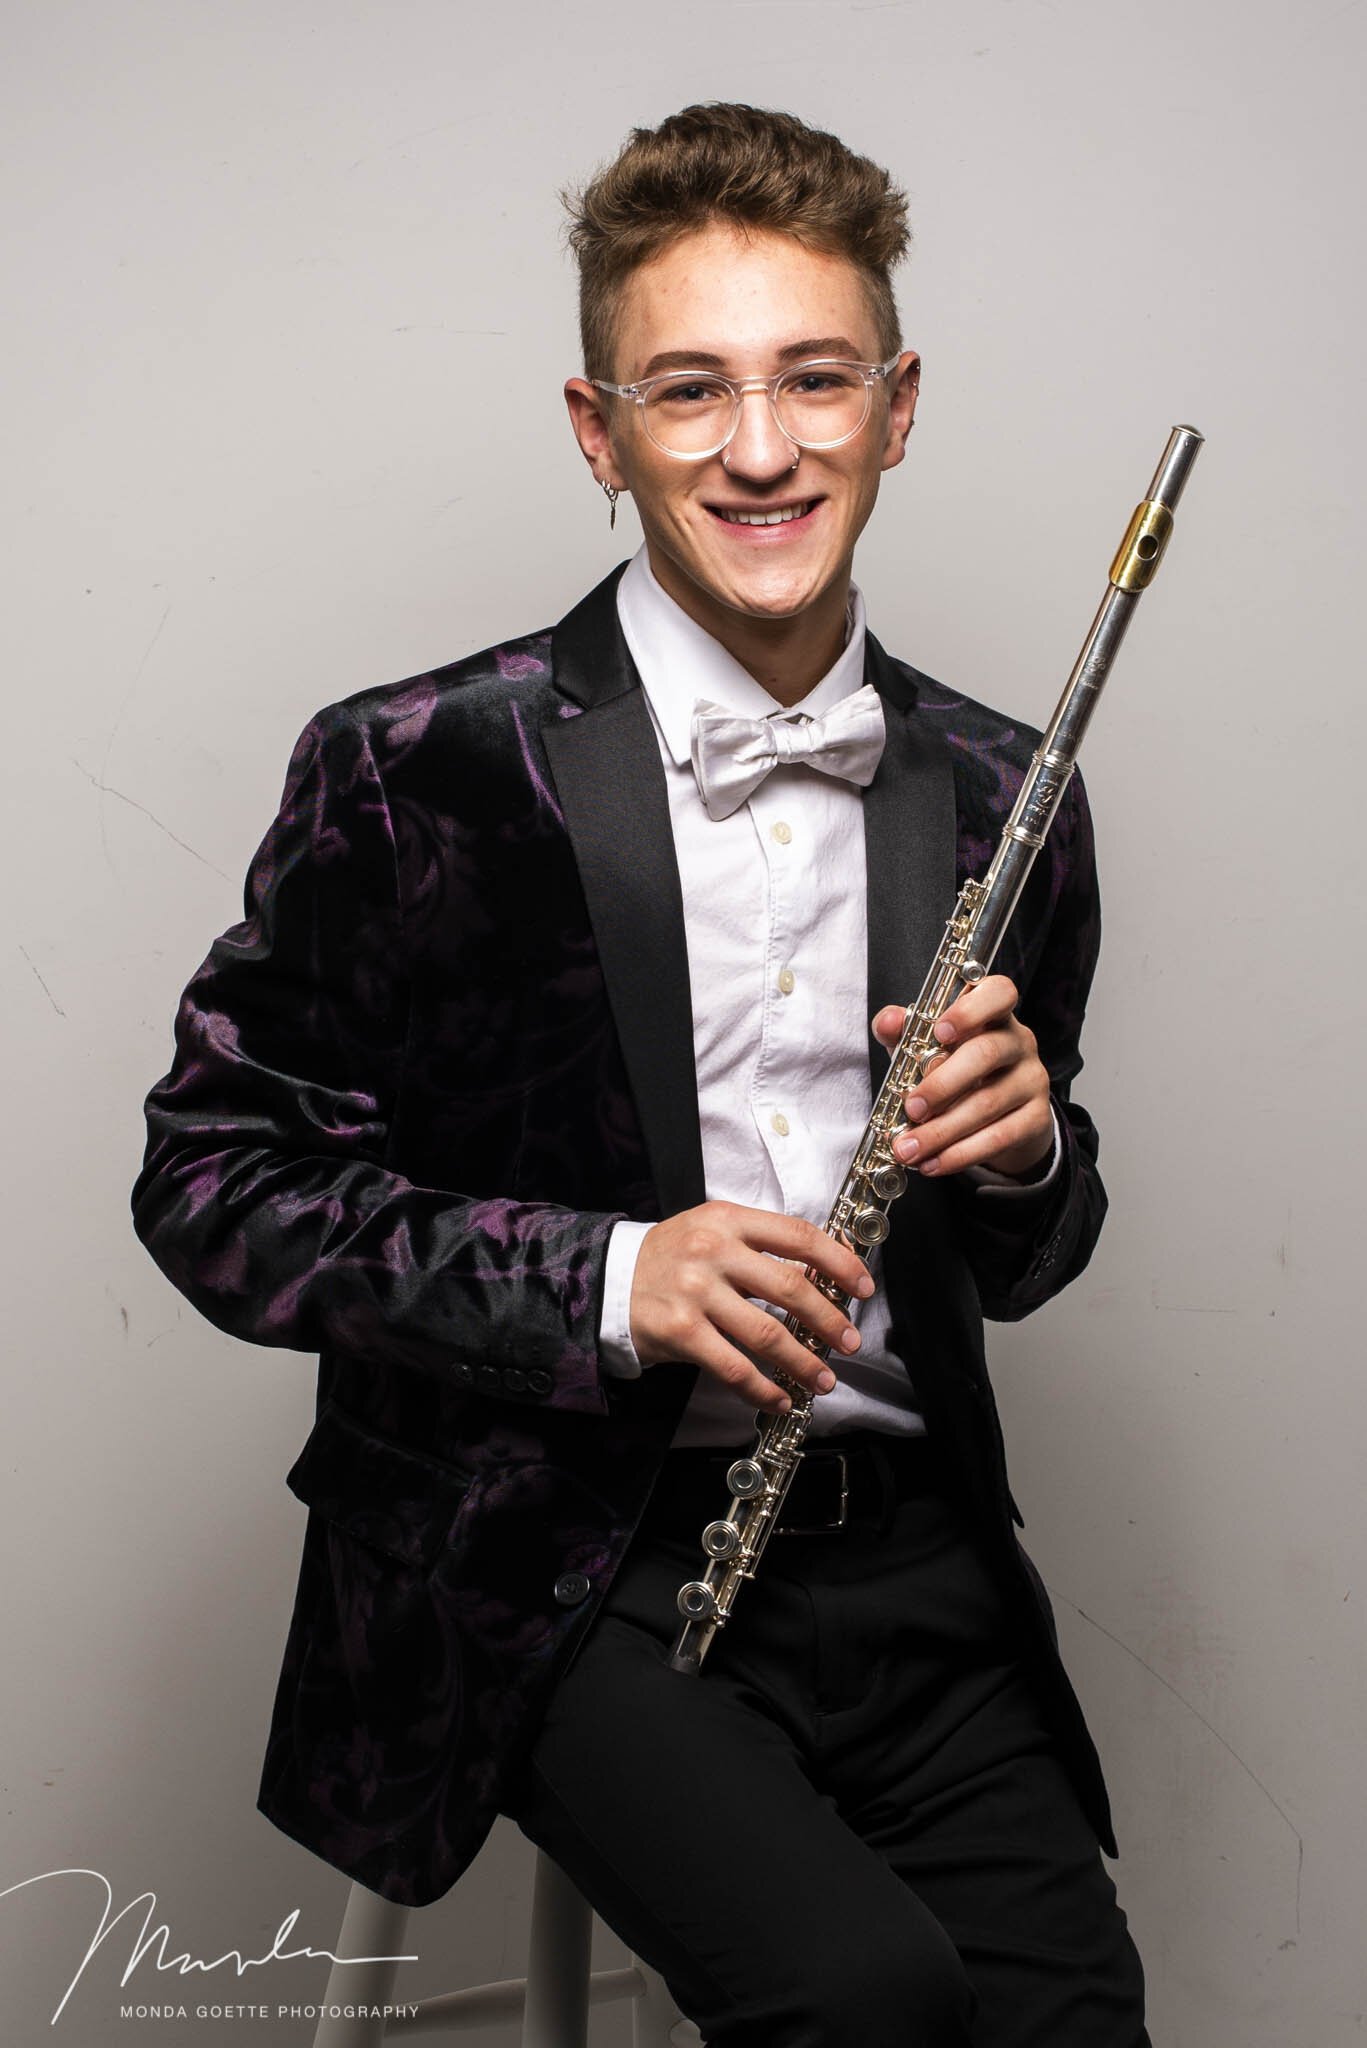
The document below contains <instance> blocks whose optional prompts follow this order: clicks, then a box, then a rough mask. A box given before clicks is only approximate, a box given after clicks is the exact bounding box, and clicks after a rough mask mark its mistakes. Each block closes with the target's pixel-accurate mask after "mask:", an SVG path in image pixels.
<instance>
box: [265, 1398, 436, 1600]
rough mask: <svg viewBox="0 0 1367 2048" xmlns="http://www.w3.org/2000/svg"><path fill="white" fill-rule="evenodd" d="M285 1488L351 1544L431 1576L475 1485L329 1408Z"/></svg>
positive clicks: (332, 1405)
mask: <svg viewBox="0 0 1367 2048" xmlns="http://www.w3.org/2000/svg"><path fill="white" fill-rule="evenodd" d="M285 1484H286V1485H287V1486H288V1487H289V1489H290V1491H291V1493H293V1494H294V1495H295V1497H296V1499H298V1500H301V1501H303V1502H304V1504H305V1506H306V1507H309V1508H312V1509H313V1510H314V1511H315V1512H316V1513H317V1514H319V1515H321V1516H322V1517H323V1519H324V1520H325V1521H327V1522H329V1523H331V1524H332V1525H333V1526H334V1527H335V1528H337V1529H340V1530H342V1531H343V1532H344V1533H345V1534H346V1535H347V1536H350V1537H353V1538H355V1539H356V1540H357V1541H358V1542H360V1543H364V1544H366V1545H368V1546H369V1548H370V1549H372V1550H378V1551H382V1552H384V1554H385V1555H386V1556H387V1557H391V1558H394V1559H395V1560H396V1561H397V1562H398V1563H400V1564H404V1565H408V1566H409V1567H410V1568H411V1569H412V1570H414V1571H415V1572H417V1573H419V1574H425V1573H426V1572H427V1570H428V1569H429V1567H430V1566H431V1565H432V1563H433V1562H434V1561H435V1559H436V1557H437V1555H438V1553H439V1552H440V1550H441V1548H442V1546H443V1544H444V1543H445V1541H446V1539H447V1537H448V1536H449V1534H450V1533H451V1530H452V1527H453V1526H454V1524H455V1521H456V1517H457V1516H458V1515H459V1513H460V1510H461V1507H462V1505H463V1503H464V1501H465V1498H466V1496H467V1494H468V1493H469V1492H470V1490H471V1488H472V1487H473V1485H474V1479H473V1477H472V1476H471V1474H469V1473H468V1472H462V1471H461V1470H460V1468H459V1467H458V1466H455V1465H449V1464H447V1463H446V1462H445V1461H444V1460H443V1459H440V1458H431V1457H428V1456H426V1455H425V1454H424V1453H423V1452H421V1451H414V1450H411V1449H410V1448H409V1447H408V1446H407V1445H406V1444H401V1443H398V1442H396V1441H395V1439H394V1438H393V1437H385V1436H377V1435H376V1434H375V1432H374V1431H373V1430H371V1429H370V1428H368V1427H367V1426H366V1425H365V1424H363V1423H360V1422H358V1421H356V1419H355V1418H354V1417H353V1416H351V1415H349V1414H348V1413H347V1412H346V1410H345V1409H343V1408H339V1407H338V1406H337V1404H336V1402H335V1401H328V1402H325V1403H324V1405H323V1407H322V1408H321V1409H320V1411H319V1414H318V1419H317V1421H316V1422H315V1423H314V1425H313V1429H312V1431H311V1433H310V1435H309V1439H308V1441H307V1443H306V1444H305V1445H304V1448H303V1450H302V1451H301V1452H300V1454H299V1456H298V1458H296V1460H295V1462H294V1464H293V1465H292V1466H291V1468H290V1470H289V1471H288V1473H286V1475H285Z"/></svg>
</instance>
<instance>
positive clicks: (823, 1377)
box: [816, 1371, 835, 1394]
mask: <svg viewBox="0 0 1367 2048" xmlns="http://www.w3.org/2000/svg"><path fill="white" fill-rule="evenodd" d="M816 1385H817V1391H818V1393H822V1394H829V1393H830V1391H831V1389H832V1387H833V1386H834V1385H835V1374H834V1373H833V1372H826V1371H822V1372H819V1373H818V1374H817V1376H816Z"/></svg>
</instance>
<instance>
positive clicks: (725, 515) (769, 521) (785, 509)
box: [708, 498, 817, 526]
mask: <svg viewBox="0 0 1367 2048" xmlns="http://www.w3.org/2000/svg"><path fill="white" fill-rule="evenodd" d="M816 503H817V500H816V499H815V498H804V499H803V501H802V503H801V504H799V505H776V506H774V507H773V508H772V510H767V511H755V512H742V511H735V510H733V509H731V508H730V507H728V506H725V505H710V506H709V507H708V510H709V511H710V512H714V513H715V514H716V516H717V518H718V519H724V520H725V521H726V523H727V525H728V526H787V525H788V524H789V523H790V522H791V521H792V520H794V519H805V518H806V516H807V514H808V513H809V512H810V511H811V510H812V508H813V506H814V505H815V504H816Z"/></svg>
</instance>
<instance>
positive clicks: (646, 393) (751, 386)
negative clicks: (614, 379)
mask: <svg viewBox="0 0 1367 2048" xmlns="http://www.w3.org/2000/svg"><path fill="white" fill-rule="evenodd" d="M901 360H902V358H901V355H900V354H898V355H895V356H892V357H890V358H889V360H888V361H887V362H886V363H846V362H836V361H830V362H826V361H820V362H811V363H796V364H794V366H793V368H792V369H791V370H780V371H778V372H777V373H776V375H774V376H772V377H741V378H735V377H722V376H720V375H718V373H717V372H716V371H715V370H671V371H669V372H667V373H666V374H665V375H663V376H660V377H645V378H643V379H642V380H641V382H640V383H639V384H609V383H608V382H607V381H606V380H605V379H604V378H602V377H594V378H591V379H590V382H591V383H592V384H593V385H594V386H595V387H596V389H597V390H599V391H610V392H611V393H612V394H613V396H614V397H616V398H629V399H631V400H632V401H633V402H634V403H635V404H636V405H637V406H639V408H640V413H641V424H642V425H643V426H644V428H645V430H646V433H647V434H648V435H649V436H650V439H651V440H652V441H653V442H654V443H655V446H656V447H657V448H662V449H663V450H664V452H665V454H666V455H677V456H678V457H679V458H680V459H681V460H682V461H684V462H702V461H704V460H705V459H706V458H707V457H708V456H709V455H720V454H721V452H722V450H723V448H726V447H727V446H729V444H730V442H731V440H732V438H733V436H734V434H735V431H736V428H737V427H738V426H739V425H740V415H741V406H742V404H743V402H744V399H745V394H746V393H747V391H762V392H763V393H764V395H765V397H766V398H767V399H768V401H769V410H770V412H771V413H772V414H773V416H774V419H775V421H776V422H777V424H778V427H779V431H780V432H781V433H783V434H786V436H787V437H788V439H789V440H790V441H792V442H794V443H795V444H796V445H797V446H798V447H799V448H839V447H842V446H843V445H844V443H845V442H846V441H852V440H853V439H854V437H855V435H856V434H857V433H858V432H859V430H860V428H861V427H862V426H863V424H864V422H865V420H867V418H868V416H869V412H870V409H871V408H872V405H873V388H874V386H875V384H877V383H879V382H881V381H883V380H885V379H886V378H888V377H890V376H891V375H892V372H893V371H894V370H895V369H896V368H897V365H898V364H899V363H900V362H901ZM796 459H797V458H796V457H794V461H796Z"/></svg>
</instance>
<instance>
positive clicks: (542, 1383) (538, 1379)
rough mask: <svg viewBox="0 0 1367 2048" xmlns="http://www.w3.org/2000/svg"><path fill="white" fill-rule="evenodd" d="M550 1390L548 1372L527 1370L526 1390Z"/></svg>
mask: <svg viewBox="0 0 1367 2048" xmlns="http://www.w3.org/2000/svg"><path fill="white" fill-rule="evenodd" d="M550 1391H551V1376H550V1374H549V1373H548V1372H529V1373H528V1374H527V1392H528V1393H529V1394H549V1392H550Z"/></svg>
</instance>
